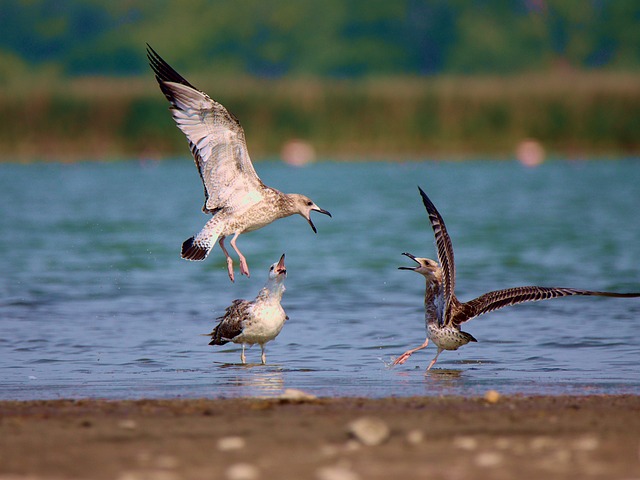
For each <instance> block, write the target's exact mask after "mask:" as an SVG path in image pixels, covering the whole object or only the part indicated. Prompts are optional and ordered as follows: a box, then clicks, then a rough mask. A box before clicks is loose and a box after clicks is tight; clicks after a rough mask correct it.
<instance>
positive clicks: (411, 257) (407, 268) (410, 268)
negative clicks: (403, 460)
mask: <svg viewBox="0 0 640 480" xmlns="http://www.w3.org/2000/svg"><path fill="white" fill-rule="evenodd" d="M402 255H404V256H405V257H409V258H410V259H411V260H413V261H414V262H416V263H417V264H418V265H420V263H419V262H418V261H417V260H416V256H415V255H412V254H410V253H407V252H404V253H403V254H402ZM416 268H418V267H398V270H411V271H415V269H416Z"/></svg>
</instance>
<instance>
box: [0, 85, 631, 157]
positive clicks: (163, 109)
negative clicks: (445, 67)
mask: <svg viewBox="0 0 640 480" xmlns="http://www.w3.org/2000/svg"><path fill="white" fill-rule="evenodd" d="M191 81H192V82H193V83H194V84H195V85H197V86H199V87H200V88H202V89H203V90H205V91H208V92H215V97H216V99H217V100H219V101H220V102H222V103H223V104H224V105H226V106H227V108H228V109H229V110H230V111H232V112H233V113H234V114H235V115H236V116H238V118H240V121H241V122H242V124H243V126H244V128H245V132H246V135H247V142H248V145H249V149H250V152H251V153H252V155H253V156H254V158H258V157H260V156H265V155H273V154H277V153H278V152H280V149H281V147H282V145H283V143H284V142H286V141H287V140H291V139H293V138H299V139H303V140H306V141H308V142H310V143H311V144H312V145H313V146H314V147H315V148H316V149H317V151H318V153H319V155H320V156H322V157H334V158H335V157H341V156H344V157H354V156H356V157H357V156H362V157H365V156H366V157H372V156H373V157H379V158H398V157H403V158H407V157H418V156H422V157H424V156H465V155H471V156H477V155H481V154H494V155H502V156H505V155H512V154H513V152H514V150H515V148H516V145H517V144H518V143H519V142H520V141H522V140H523V139H525V138H535V139H537V140H539V141H540V142H541V143H542V145H544V147H545V148H546V149H547V150H548V151H550V152H555V153H558V154H563V155H570V156H571V155H579V156H582V155H586V156H591V155H606V154H616V155H620V154H623V155H630V154H637V153H638V152H640V135H639V132H640V114H639V112H640V75H637V74H620V73H615V74H611V73H591V74H584V73H579V74H570V75H569V74H564V75H560V76H549V75H538V74H527V75H522V76H517V77H509V78H501V77H473V78H467V77H437V78H431V79H424V78H407V77H403V78H388V79H371V80H367V81H363V80H358V81H347V80H322V81H320V80H302V79H280V80H257V79H253V78H248V77H242V78H235V79H229V80H223V81H221V80H219V79H217V80H215V81H213V80H212V81H205V80H204V79H201V78H197V79H191ZM167 107H168V104H167V102H166V100H165V99H164V97H163V96H162V94H161V93H160V91H159V89H158V87H157V85H156V84H155V81H154V79H153V78H144V79H119V80H118V79H108V78H93V79H76V80H69V81H67V82H64V83H62V84H50V85H47V86H45V87H43V88H41V89H36V90H32V89H28V90H23V91H22V92H20V93H19V94H16V92H15V91H14V94H13V95H11V96H4V95H0V118H3V119H4V124H3V128H2V129H0V148H1V149H2V152H3V156H4V157H5V158H16V157H19V158H38V157H39V158H56V157H66V158H112V157H128V156H139V157H150V158H151V157H159V156H167V155H170V156H174V155H179V156H188V155H189V153H188V150H187V146H186V140H185V138H184V136H183V135H182V133H181V132H179V131H178V130H177V129H176V127H175V125H174V123H173V120H172V119H171V118H170V115H169V113H168V111H167Z"/></svg>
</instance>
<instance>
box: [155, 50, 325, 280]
mask: <svg viewBox="0 0 640 480" xmlns="http://www.w3.org/2000/svg"><path fill="white" fill-rule="evenodd" d="M147 58H148V59H149V64H150V65H151V68H152V69H153V72H154V73H155V76H156V80H157V81H158V84H159V85H160V89H161V90H162V93H164V95H165V97H167V100H169V103H170V104H171V106H170V107H169V110H170V111H171V115H172V116H173V119H174V120H175V122H176V124H177V126H178V128H179V129H180V130H182V132H183V133H184V134H185V135H186V136H187V140H188V141H189V147H190V148H191V153H192V154H193V158H194V160H195V163H196V167H198V172H199V173H200V178H201V179H202V183H203V185H204V196H205V202H204V206H203V207H202V211H203V212H204V213H206V214H211V215H213V218H211V220H209V221H208V222H207V223H206V225H205V226H204V228H203V229H202V230H201V231H200V232H199V233H198V234H197V235H195V236H193V237H191V238H189V239H187V240H185V241H184V243H183V244H182V253H181V255H182V258H185V259H187V260H204V259H205V258H206V257H207V255H209V252H210V251H211V249H212V248H213V247H214V246H215V243H216V241H217V242H218V243H219V244H220V248H221V249H222V252H223V253H224V255H225V257H226V259H227V270H228V272H229V278H230V279H231V281H232V282H233V281H234V273H233V260H232V259H231V257H230V256H229V253H228V252H227V249H226V247H225V245H224V240H225V238H226V237H227V236H229V235H233V238H232V239H231V242H230V243H231V246H232V247H233V249H234V250H235V251H236V253H237V254H238V257H239V259H240V272H241V273H242V274H244V275H247V276H249V266H248V265H247V260H246V259H245V257H244V255H243V254H242V253H241V252H240V249H239V248H238V246H237V245H236V240H237V238H238V236H239V235H240V234H242V233H246V232H251V231H253V230H257V229H259V228H262V227H264V226H266V225H269V224H270V223H271V222H273V221H275V220H278V219H279V218H284V217H288V216H290V215H295V214H299V215H302V216H303V217H304V218H305V219H306V220H307V222H309V225H310V226H311V228H312V229H313V231H314V232H316V233H317V230H316V227H315V225H314V224H313V222H312V221H311V212H312V211H316V212H320V213H323V214H325V215H328V216H331V214H330V213H329V212H328V211H326V210H323V209H322V208H320V207H318V206H317V205H316V204H315V203H314V202H313V201H312V200H311V199H309V198H308V197H305V196H304V195H300V194H297V193H282V192H280V191H278V190H276V189H275V188H271V187H268V186H266V185H265V184H264V183H262V180H260V177H258V174H257V173H256V171H255V169H254V168H253V164H252V163H251V159H250V158H249V152H248V151H247V144H246V141H245V136H244V130H243V129H242V126H241V125H240V122H239V121H238V119H237V118H236V117H235V116H234V115H233V114H232V113H231V112H229V111H228V110H227V109H226V108H225V107H224V106H222V105H221V104H219V103H218V102H216V101H215V100H213V99H211V97H209V96H208V95H207V94H206V93H204V92H201V91H200V90H198V89H197V88H195V87H194V86H193V85H191V84H190V83H189V82H188V81H187V80H186V79H185V78H184V77H182V76H181V75H180V74H179V73H178V72H176V71H175V70H174V69H173V68H172V67H171V66H170V65H169V64H168V63H167V62H165V61H164V60H163V59H162V58H161V57H160V55H158V54H157V53H156V52H155V51H154V50H153V49H152V48H151V47H150V46H149V45H147Z"/></svg>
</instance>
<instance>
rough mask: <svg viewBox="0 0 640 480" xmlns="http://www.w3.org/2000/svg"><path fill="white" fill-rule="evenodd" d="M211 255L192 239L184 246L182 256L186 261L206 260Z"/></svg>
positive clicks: (186, 241) (187, 240) (185, 242)
mask: <svg viewBox="0 0 640 480" xmlns="http://www.w3.org/2000/svg"><path fill="white" fill-rule="evenodd" d="M208 254H209V249H208V248H204V247H202V246H201V245H198V244H197V243H195V238H194V237H191V238H188V239H186V240H185V241H184V243H183V244H182V251H181V253H180V256H181V257H182V258H184V259H186V260H196V261H197V260H204V259H205V258H207V255H208Z"/></svg>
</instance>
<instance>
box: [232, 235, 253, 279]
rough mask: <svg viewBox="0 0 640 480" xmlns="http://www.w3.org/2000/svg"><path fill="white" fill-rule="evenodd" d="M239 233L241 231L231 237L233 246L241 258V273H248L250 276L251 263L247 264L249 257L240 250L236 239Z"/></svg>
mask: <svg viewBox="0 0 640 480" xmlns="http://www.w3.org/2000/svg"><path fill="white" fill-rule="evenodd" d="M239 235H240V233H236V234H235V235H234V236H233V238H232V239H231V246H232V247H233V249H234V250H235V251H236V253H237V254H238V258H240V273H241V274H243V275H246V276H247V277H248V276H249V265H247V259H246V258H244V255H242V252H241V251H240V250H238V247H237V245H236V239H237V238H238V236H239Z"/></svg>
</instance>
